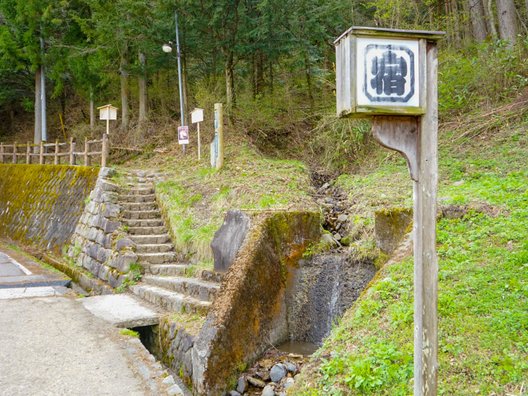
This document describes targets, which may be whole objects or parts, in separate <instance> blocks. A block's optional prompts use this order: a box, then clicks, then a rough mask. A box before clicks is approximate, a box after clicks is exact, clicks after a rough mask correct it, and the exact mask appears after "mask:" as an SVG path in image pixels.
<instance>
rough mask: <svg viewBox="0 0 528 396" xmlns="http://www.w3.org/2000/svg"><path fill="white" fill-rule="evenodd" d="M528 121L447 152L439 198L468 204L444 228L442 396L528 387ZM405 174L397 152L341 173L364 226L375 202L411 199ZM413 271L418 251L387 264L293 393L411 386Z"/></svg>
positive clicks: (390, 390)
mask: <svg viewBox="0 0 528 396" xmlns="http://www.w3.org/2000/svg"><path fill="white" fill-rule="evenodd" d="M526 129H527V123H524V124H520V125H519V126H518V127H517V129H515V128H512V129H508V130H504V131H502V132H501V133H497V134H495V135H488V136H485V137H482V138H479V139H478V140H477V141H464V142H461V144H460V145H458V146H453V145H450V144H446V143H444V144H443V145H442V148H441V151H440V173H441V179H440V189H439V201H440V204H441V205H461V206H463V207H464V209H465V211H466V212H465V215H464V216H463V217H461V218H454V219H449V218H442V219H440V220H439V222H438V226H437V233H438V238H437V243H438V257H439V303H438V309H439V363H440V369H439V394H440V395H475V394H482V395H492V394H497V395H499V394H500V395H506V394H512V395H519V394H521V388H523V389H525V390H526V387H527V386H528V309H527V307H528V167H527V166H526V158H527V154H528V138H527V136H526ZM450 138H451V136H449V135H445V136H443V141H444V142H445V141H447V140H449V139H450ZM391 175H392V177H391ZM407 179H408V176H407V175H406V173H405V167H404V165H403V164H401V163H400V162H399V161H392V160H391V161H389V162H385V163H383V164H381V166H380V167H379V169H378V170H377V171H376V172H374V173H372V174H370V175H368V176H366V177H360V176H344V177H342V178H341V179H340V184H341V186H343V187H344V188H346V189H347V190H348V191H349V196H350V198H351V202H353V203H352V205H353V207H354V208H355V207H357V209H358V216H359V218H358V220H357V221H358V223H361V227H363V231H362V232H363V233H364V235H366V236H368V235H371V231H372V225H371V222H369V221H366V220H361V218H363V217H365V216H366V217H369V216H371V214H372V212H373V208H377V207H379V206H384V205H398V206H400V205H410V204H411V201H410V196H409V192H408V191H407V190H408V189H410V183H408V180H407ZM358 199H359V201H360V202H358ZM412 279H413V262H412V257H408V258H406V259H405V260H403V261H402V262H399V263H396V264H393V265H391V266H389V267H384V268H382V270H381V271H380V272H379V273H378V275H377V277H376V278H375V280H374V281H373V283H372V285H371V287H370V288H369V289H368V290H367V291H366V292H364V294H363V295H362V296H361V298H360V299H359V300H358V301H357V302H356V304H355V305H354V306H353V307H352V308H351V309H350V310H349V311H348V312H347V313H346V314H345V316H344V317H343V319H342V320H341V321H340V323H339V324H338V325H337V326H336V327H335V328H334V329H333V331H332V334H331V336H330V337H329V338H328V339H327V340H326V341H325V344H324V346H323V347H322V348H321V349H320V350H319V351H318V353H317V355H316V357H315V358H314V361H313V364H312V366H311V369H309V370H308V371H306V372H304V374H303V377H302V379H301V381H299V385H298V387H297V389H296V390H295V391H294V392H293V394H296V395H297V394H301V395H352V394H359V395H361V394H369V395H409V394H412V382H413V380H412V378H413V356H412V354H413V283H412Z"/></svg>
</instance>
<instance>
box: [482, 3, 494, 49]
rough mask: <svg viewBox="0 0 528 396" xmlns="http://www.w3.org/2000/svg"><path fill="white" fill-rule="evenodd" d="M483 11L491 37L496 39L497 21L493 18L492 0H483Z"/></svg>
mask: <svg viewBox="0 0 528 396" xmlns="http://www.w3.org/2000/svg"><path fill="white" fill-rule="evenodd" d="M483 2H484V12H485V13H486V22H487V26H488V32H489V34H491V37H492V38H493V39H494V40H496V39H497V37H498V36H497V27H496V26H497V21H496V20H495V13H494V12H493V3H492V2H493V0H483Z"/></svg>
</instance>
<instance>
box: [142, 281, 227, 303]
mask: <svg viewBox="0 0 528 396" xmlns="http://www.w3.org/2000/svg"><path fill="white" fill-rule="evenodd" d="M142 281H143V282H144V283H146V284H148V285H152V286H157V287H162V288H164V289H169V290H172V291H175V292H177V293H181V294H185V295H187V296H191V297H193V298H197V299H199V300H202V301H211V302H212V301H213V300H214V297H215V295H216V293H217V291H218V289H219V288H220V285H218V284H217V283H212V282H206V281H204V280H200V279H196V278H186V277H181V276H155V275H145V276H143V279H142Z"/></svg>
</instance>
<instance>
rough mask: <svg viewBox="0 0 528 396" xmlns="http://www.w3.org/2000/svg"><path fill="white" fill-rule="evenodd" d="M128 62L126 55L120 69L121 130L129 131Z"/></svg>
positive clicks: (122, 56) (122, 58)
mask: <svg viewBox="0 0 528 396" xmlns="http://www.w3.org/2000/svg"><path fill="white" fill-rule="evenodd" d="M127 68H128V60H127V57H126V53H125V54H122V55H121V64H120V67H119V72H120V81H121V128H122V129H123V130H125V131H126V130H127V129H128V125H129V122H130V115H129V110H128V70H127Z"/></svg>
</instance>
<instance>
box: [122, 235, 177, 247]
mask: <svg viewBox="0 0 528 396" xmlns="http://www.w3.org/2000/svg"><path fill="white" fill-rule="evenodd" d="M130 239H132V240H133V241H134V242H135V243H136V245H150V244H152V243H167V242H170V237H169V234H160V235H130Z"/></svg>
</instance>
